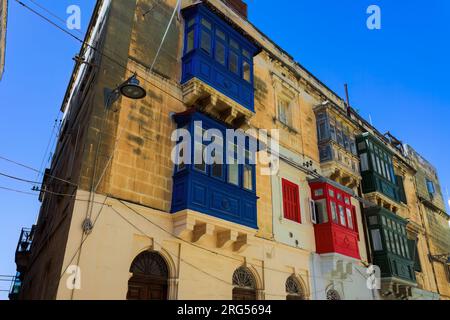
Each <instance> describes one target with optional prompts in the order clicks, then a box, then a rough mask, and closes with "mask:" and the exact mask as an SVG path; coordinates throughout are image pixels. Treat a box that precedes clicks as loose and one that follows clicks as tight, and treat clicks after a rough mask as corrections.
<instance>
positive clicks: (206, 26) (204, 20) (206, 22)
mask: <svg viewBox="0 0 450 320" xmlns="http://www.w3.org/2000/svg"><path fill="white" fill-rule="evenodd" d="M202 26H204V27H205V28H206V29H208V30H211V27H212V26H211V22H209V21H208V20H206V19H205V18H202Z"/></svg>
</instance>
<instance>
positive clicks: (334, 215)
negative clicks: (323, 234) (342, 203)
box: [330, 201, 339, 223]
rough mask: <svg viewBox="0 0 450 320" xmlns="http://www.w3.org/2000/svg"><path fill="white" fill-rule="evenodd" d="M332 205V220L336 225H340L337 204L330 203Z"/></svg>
mask: <svg viewBox="0 0 450 320" xmlns="http://www.w3.org/2000/svg"><path fill="white" fill-rule="evenodd" d="M330 204H331V219H333V221H334V223H339V221H338V216H337V209H336V203H335V202H334V201H331V202H330Z"/></svg>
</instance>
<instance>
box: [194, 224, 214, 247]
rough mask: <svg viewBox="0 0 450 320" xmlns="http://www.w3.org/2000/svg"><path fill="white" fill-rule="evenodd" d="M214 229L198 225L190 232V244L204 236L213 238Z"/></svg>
mask: <svg viewBox="0 0 450 320" xmlns="http://www.w3.org/2000/svg"><path fill="white" fill-rule="evenodd" d="M214 229H215V227H214V226H213V225H211V224H207V223H205V224H199V225H196V226H195V227H194V231H193V232H192V242H194V243H195V242H198V241H199V240H200V239H201V238H203V237H205V236H213V235H214Z"/></svg>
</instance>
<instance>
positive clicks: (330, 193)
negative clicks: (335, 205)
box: [328, 189, 334, 197]
mask: <svg viewBox="0 0 450 320" xmlns="http://www.w3.org/2000/svg"><path fill="white" fill-rule="evenodd" d="M328 193H329V195H330V197H334V190H332V189H330V190H328Z"/></svg>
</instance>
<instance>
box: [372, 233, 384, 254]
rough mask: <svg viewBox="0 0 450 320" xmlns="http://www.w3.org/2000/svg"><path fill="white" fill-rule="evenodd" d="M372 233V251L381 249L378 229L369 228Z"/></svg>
mask: <svg viewBox="0 0 450 320" xmlns="http://www.w3.org/2000/svg"><path fill="white" fill-rule="evenodd" d="M370 233H371V235H372V245H373V250H374V251H383V242H382V241H381V233H380V229H373V230H370Z"/></svg>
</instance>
